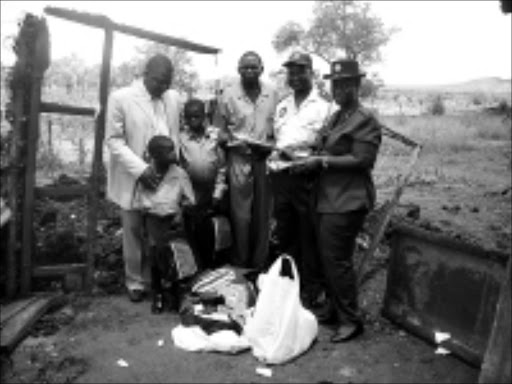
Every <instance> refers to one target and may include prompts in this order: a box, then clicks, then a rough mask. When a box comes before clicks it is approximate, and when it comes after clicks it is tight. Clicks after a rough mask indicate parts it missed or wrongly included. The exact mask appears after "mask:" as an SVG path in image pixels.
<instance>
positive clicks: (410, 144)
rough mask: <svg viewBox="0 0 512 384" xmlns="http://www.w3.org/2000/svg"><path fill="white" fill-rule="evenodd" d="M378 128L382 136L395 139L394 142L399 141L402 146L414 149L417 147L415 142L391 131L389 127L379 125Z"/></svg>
mask: <svg viewBox="0 0 512 384" xmlns="http://www.w3.org/2000/svg"><path fill="white" fill-rule="evenodd" d="M380 127H381V129H382V134H383V135H385V136H388V137H390V138H392V139H395V140H396V141H399V142H401V143H402V144H405V145H407V146H408V147H413V148H414V147H417V146H419V144H418V143H417V142H415V141H414V140H412V139H410V138H408V137H407V136H404V135H402V134H401V133H399V132H396V131H394V130H392V129H391V128H389V127H386V126H385V125H381V126H380Z"/></svg>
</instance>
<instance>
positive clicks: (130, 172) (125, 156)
mask: <svg viewBox="0 0 512 384" xmlns="http://www.w3.org/2000/svg"><path fill="white" fill-rule="evenodd" d="M162 99H163V103H164V109H165V114H166V117H167V127H168V129H169V132H168V134H169V136H170V137H171V138H172V139H173V140H174V143H175V145H176V150H177V149H178V148H179V146H178V134H179V113H180V100H179V95H178V93H177V92H176V91H174V90H168V91H167V92H165V93H164V95H163V96H162ZM155 130H156V127H155V126H154V120H153V114H152V105H151V98H150V96H149V94H148V92H147V90H146V88H145V87H144V84H143V83H142V81H135V82H134V83H132V84H131V85H130V86H128V87H125V88H121V89H118V90H116V91H114V92H112V94H111V95H110V97H109V100H108V105H107V124H106V138H105V144H106V146H107V149H108V152H109V155H110V156H109V159H108V164H107V167H106V168H107V197H108V198H109V199H110V200H112V201H113V202H114V203H116V204H118V205H119V206H120V207H121V208H123V209H132V208H133V205H132V204H133V196H134V189H135V183H136V181H137V179H138V178H139V176H140V175H141V174H142V172H143V171H144V170H145V169H146V167H147V166H148V164H147V163H146V161H144V159H143V155H144V151H145V150H146V146H147V143H148V141H149V140H150V139H151V137H153V136H154V134H155Z"/></svg>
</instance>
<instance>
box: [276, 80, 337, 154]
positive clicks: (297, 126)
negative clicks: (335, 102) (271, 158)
mask: <svg viewBox="0 0 512 384" xmlns="http://www.w3.org/2000/svg"><path fill="white" fill-rule="evenodd" d="M329 113H330V107H329V103H328V102H327V101H325V100H324V99H322V98H321V97H320V95H319V94H318V91H317V90H316V89H312V90H311V92H310V94H309V95H308V97H307V98H306V99H305V100H304V101H303V102H302V104H301V105H300V106H299V107H298V108H297V106H296V105H295V98H294V95H293V93H292V94H291V95H289V96H287V97H286V98H284V99H283V100H282V101H281V102H280V103H279V104H278V106H277V108H276V113H275V117H274V136H275V141H276V147H277V148H278V149H287V150H289V152H291V153H292V154H299V153H300V154H304V155H308V154H310V153H311V147H312V146H313V145H314V144H315V140H316V138H317V135H318V132H319V131H320V129H321V128H322V126H323V125H324V124H325V123H326V122H327V120H328V116H329Z"/></svg>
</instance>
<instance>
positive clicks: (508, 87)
mask: <svg viewBox="0 0 512 384" xmlns="http://www.w3.org/2000/svg"><path fill="white" fill-rule="evenodd" d="M385 88H386V89H388V90H411V91H412V90H415V91H424V92H432V91H435V92H454V93H459V92H460V93H462V92H464V93H510V92H511V91H512V80H511V79H502V78H499V77H484V78H480V79H474V80H469V81H465V82H462V83H455V84H444V85H388V86H386V87H385Z"/></svg>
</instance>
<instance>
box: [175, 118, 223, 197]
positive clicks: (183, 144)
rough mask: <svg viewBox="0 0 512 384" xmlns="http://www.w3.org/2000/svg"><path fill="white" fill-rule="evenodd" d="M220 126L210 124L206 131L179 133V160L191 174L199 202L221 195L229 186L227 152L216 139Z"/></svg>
mask: <svg viewBox="0 0 512 384" xmlns="http://www.w3.org/2000/svg"><path fill="white" fill-rule="evenodd" d="M217 131H218V128H216V127H208V128H207V129H206V130H205V133H204V134H203V135H196V134H194V133H192V132H190V131H189V130H188V129H187V130H185V131H183V132H181V134H180V152H181V156H180V161H181V164H182V166H183V168H184V169H185V171H186V172H187V174H188V175H189V177H190V180H191V182H192V186H193V188H194V192H195V195H196V200H197V203H198V204H203V203H207V202H210V201H211V199H212V197H214V198H221V197H222V195H223V194H224V192H225V191H226V189H227V186H226V166H225V158H224V153H223V152H222V150H221V149H220V147H219V145H218V141H217V135H216V133H217Z"/></svg>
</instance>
